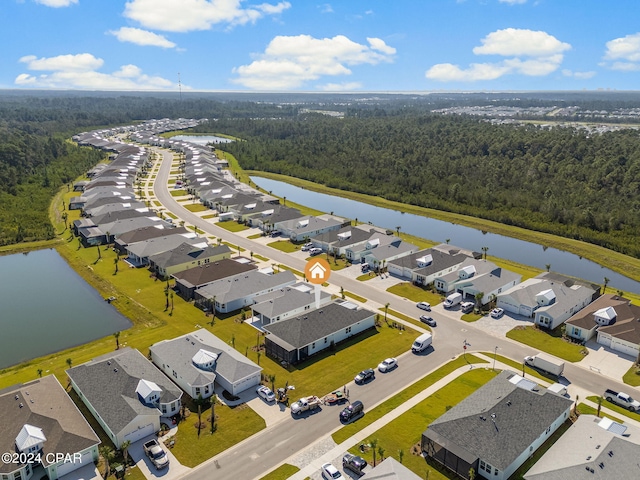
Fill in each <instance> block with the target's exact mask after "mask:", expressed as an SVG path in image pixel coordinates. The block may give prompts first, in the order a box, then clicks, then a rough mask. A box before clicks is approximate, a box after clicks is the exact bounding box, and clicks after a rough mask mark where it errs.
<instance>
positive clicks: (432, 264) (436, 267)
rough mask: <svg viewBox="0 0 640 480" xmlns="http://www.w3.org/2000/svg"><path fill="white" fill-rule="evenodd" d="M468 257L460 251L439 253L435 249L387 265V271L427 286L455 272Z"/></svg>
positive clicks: (413, 254)
mask: <svg viewBox="0 0 640 480" xmlns="http://www.w3.org/2000/svg"><path fill="white" fill-rule="evenodd" d="M467 258H469V256H468V255H467V254H466V253H463V252H462V251H460V250H452V251H449V250H447V251H441V250H439V249H438V248H437V247H434V248H428V249H426V250H420V251H418V252H415V253H412V254H410V255H405V256H404V257H400V258H397V259H395V260H392V261H390V262H388V263H387V271H388V272H389V273H390V274H391V275H393V276H395V277H399V278H403V279H407V280H410V281H411V282H412V283H415V284H417V285H429V284H431V283H434V281H435V280H436V279H437V278H439V277H442V276H444V275H447V274H449V273H451V272H454V271H456V270H457V269H458V268H459V267H460V265H461V264H462V262H464V261H465V260H466V259H467Z"/></svg>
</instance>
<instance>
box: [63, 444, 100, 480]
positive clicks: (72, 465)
mask: <svg viewBox="0 0 640 480" xmlns="http://www.w3.org/2000/svg"><path fill="white" fill-rule="evenodd" d="M90 463H93V455H92V454H91V450H89V451H87V452H84V453H83V454H82V458H81V459H80V461H79V462H67V463H63V464H62V465H58V467H57V469H56V471H57V472H58V473H57V475H58V478H60V477H62V476H63V475H66V474H67V473H69V472H73V471H74V470H75V469H77V468H80V467H83V466H84V465H88V464H90Z"/></svg>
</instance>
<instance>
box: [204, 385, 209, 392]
mask: <svg viewBox="0 0 640 480" xmlns="http://www.w3.org/2000/svg"><path fill="white" fill-rule="evenodd" d="M204 393H209V385H207V386H206V387H204Z"/></svg>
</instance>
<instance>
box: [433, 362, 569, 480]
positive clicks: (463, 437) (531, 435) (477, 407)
mask: <svg viewBox="0 0 640 480" xmlns="http://www.w3.org/2000/svg"><path fill="white" fill-rule="evenodd" d="M519 378H521V377H519V376H518V375H515V374H514V373H512V372H509V371H503V372H502V373H500V374H499V375H498V376H497V377H495V378H494V379H493V380H491V381H490V382H488V383H486V384H485V385H484V386H482V387H480V388H479V389H478V390H476V391H475V392H474V393H472V394H471V395H470V396H468V397H467V398H465V399H464V400H462V401H461V402H460V403H458V404H457V405H455V406H454V407H453V408H451V409H450V410H448V411H447V412H445V413H444V414H443V415H441V416H440V417H438V418H437V419H436V420H434V421H433V422H432V423H431V424H430V425H429V426H428V427H427V429H426V430H425V431H424V433H423V434H422V442H421V446H422V451H423V452H424V454H425V455H427V456H428V457H430V458H431V459H433V460H434V461H436V462H438V463H440V464H441V465H443V466H444V467H446V468H447V469H449V470H451V471H452V472H454V473H455V474H457V475H458V476H460V477H462V478H465V479H469V478H470V471H471V470H472V469H473V471H474V472H475V475H476V478H478V477H482V478H486V479H495V480H507V479H509V478H510V477H511V475H512V474H513V473H514V472H515V471H516V470H517V469H518V468H519V467H520V466H521V465H522V464H523V463H524V462H525V461H526V460H527V459H528V458H529V457H531V455H533V453H534V452H535V451H536V450H537V449H538V448H539V447H540V446H541V445H542V444H543V443H544V442H545V441H546V440H547V439H549V438H550V436H551V435H552V434H553V433H554V432H555V431H556V430H557V429H558V428H559V427H560V426H561V425H562V424H563V423H564V422H565V421H566V420H567V419H568V418H569V411H570V409H571V406H572V404H573V401H572V400H571V399H569V398H565V397H562V396H560V395H556V394H554V393H551V392H548V391H547V390H546V389H544V388H540V387H538V386H537V385H536V384H535V383H533V382H531V384H532V386H531V387H530V388H531V389H529V388H523V386H525V385H527V383H526V382H512V381H511V380H513V379H519Z"/></svg>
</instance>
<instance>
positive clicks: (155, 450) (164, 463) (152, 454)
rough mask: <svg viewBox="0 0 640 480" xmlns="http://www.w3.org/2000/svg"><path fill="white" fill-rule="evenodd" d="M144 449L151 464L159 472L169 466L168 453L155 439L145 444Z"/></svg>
mask: <svg viewBox="0 0 640 480" xmlns="http://www.w3.org/2000/svg"><path fill="white" fill-rule="evenodd" d="M142 448H143V449H144V453H145V455H146V456H147V457H149V460H151V463H153V465H154V466H155V467H156V468H157V469H158V470H160V469H162V468H165V467H168V466H169V457H168V456H167V452H165V451H164V449H163V448H162V447H161V446H160V444H159V443H158V441H157V440H156V439H155V438H154V439H152V440H149V441H148V442H145V444H144V445H143V446H142Z"/></svg>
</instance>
